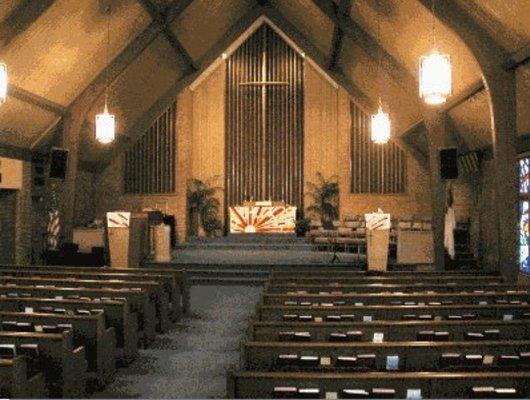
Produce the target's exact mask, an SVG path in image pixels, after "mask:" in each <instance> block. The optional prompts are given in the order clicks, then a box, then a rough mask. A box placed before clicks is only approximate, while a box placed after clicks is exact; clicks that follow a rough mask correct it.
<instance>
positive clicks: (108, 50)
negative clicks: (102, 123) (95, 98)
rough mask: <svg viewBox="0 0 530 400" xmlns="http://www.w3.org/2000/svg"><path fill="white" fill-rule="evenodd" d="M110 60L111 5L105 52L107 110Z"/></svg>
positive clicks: (108, 10)
mask: <svg viewBox="0 0 530 400" xmlns="http://www.w3.org/2000/svg"><path fill="white" fill-rule="evenodd" d="M109 58H110V4H109V6H108V7H107V46H106V50H105V59H106V65H105V68H107V76H106V77H105V80H106V82H105V108H107V103H108V100H109V85H110V71H109V70H108V66H109Z"/></svg>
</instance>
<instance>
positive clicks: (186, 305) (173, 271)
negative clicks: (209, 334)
mask: <svg viewBox="0 0 530 400" xmlns="http://www.w3.org/2000/svg"><path fill="white" fill-rule="evenodd" d="M24 268H29V269H31V270H39V271H50V270H53V271H70V272H92V273H94V272H97V273H100V274H119V275H143V276H147V275H165V276H171V277H172V279H173V280H174V282H175V285H176V286H178V287H179V290H180V294H181V296H180V298H181V301H182V304H181V306H182V311H183V312H184V313H185V314H188V313H189V311H190V284H189V280H188V277H187V274H186V271H185V270H184V269H177V268H151V267H148V268H110V267H104V268H91V267H69V266H57V265H54V266H49V265H29V266H26V265H20V264H1V265H0V269H17V270H21V269H24ZM175 304H178V302H176V303H175Z"/></svg>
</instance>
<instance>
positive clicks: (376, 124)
mask: <svg viewBox="0 0 530 400" xmlns="http://www.w3.org/2000/svg"><path fill="white" fill-rule="evenodd" d="M377 40H379V42H380V41H381V22H380V16H379V14H377ZM377 58H378V60H377V63H378V65H377V74H378V81H379V107H378V109H377V114H373V115H372V119H371V125H370V131H371V139H372V142H374V143H377V144H385V143H387V142H388V141H389V140H390V127H391V124H390V115H389V114H388V113H387V112H385V111H384V110H383V101H382V98H381V96H382V84H381V80H382V79H381V47H379V48H378V57H377Z"/></svg>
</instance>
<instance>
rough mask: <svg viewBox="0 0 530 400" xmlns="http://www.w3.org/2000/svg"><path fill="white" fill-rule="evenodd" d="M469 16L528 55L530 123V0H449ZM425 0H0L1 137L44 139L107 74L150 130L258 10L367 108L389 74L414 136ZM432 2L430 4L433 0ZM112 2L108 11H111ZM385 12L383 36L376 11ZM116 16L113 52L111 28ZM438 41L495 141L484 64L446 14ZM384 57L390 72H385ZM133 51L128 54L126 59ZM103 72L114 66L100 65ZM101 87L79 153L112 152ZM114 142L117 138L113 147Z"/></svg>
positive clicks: (394, 102)
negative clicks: (6, 83) (100, 119)
mask: <svg viewBox="0 0 530 400" xmlns="http://www.w3.org/2000/svg"><path fill="white" fill-rule="evenodd" d="M437 1H442V0H437ZM443 1H451V3H452V4H454V6H455V7H459V8H460V9H461V11H462V12H465V13H467V14H469V16H470V17H471V18H473V19H474V20H475V21H476V22H477V23H478V24H480V26H482V27H483V28H484V29H485V30H486V31H487V32H488V33H489V34H490V36H491V37H493V39H494V40H495V41H496V42H497V43H498V44H499V45H500V46H501V47H502V48H503V49H505V50H506V52H507V53H508V54H512V57H511V58H512V60H506V62H507V63H512V64H514V63H515V64H521V65H519V67H518V69H517V75H518V108H519V109H520V111H521V112H520V113H519V114H520V115H521V117H520V119H519V121H518V131H519V133H530V121H529V120H528V117H526V118H525V116H526V114H527V113H525V112H523V111H524V110H525V109H526V110H528V109H529V108H530V95H528V93H530V67H529V65H528V64H524V63H525V62H526V61H527V59H528V56H529V50H528V48H529V44H530V25H529V24H528V20H530V1H528V0H510V1H504V0H443ZM425 3H426V2H425V1H422V0H335V1H334V0H268V1H267V0H77V1H72V0H39V1H35V0H10V1H8V0H6V1H2V2H1V4H0V46H1V51H0V60H2V61H3V62H5V63H6V64H7V65H8V68H9V78H10V88H9V92H10V93H9V98H8V101H7V102H6V103H5V104H3V105H1V106H0V145H2V144H4V145H9V146H15V147H16V148H23V149H38V148H39V146H41V145H42V144H43V143H46V141H47V140H48V139H49V138H50V136H51V135H52V134H53V132H54V131H55V127H56V126H59V125H58V124H59V123H60V121H61V119H62V118H65V117H67V116H68V114H69V112H70V111H71V108H72V105H73V104H75V100H76V99H77V98H78V97H79V96H80V95H81V94H82V93H83V92H86V91H87V90H89V89H90V88H91V87H92V86H93V85H94V82H96V81H98V79H99V80H101V79H106V78H105V76H108V77H109V78H110V80H111V82H110V91H109V99H110V108H111V109H112V111H113V112H114V113H115V114H116V116H117V119H118V121H119V125H118V134H119V135H120V137H121V139H120V143H121V144H122V145H123V144H124V143H125V144H126V143H127V142H128V141H129V142H130V140H132V139H131V138H134V136H135V135H137V134H138V132H141V131H142V130H143V129H145V121H146V120H148V119H149V117H153V118H154V117H156V113H157V112H159V111H160V110H161V109H162V107H163V106H164V105H165V103H166V102H168V101H170V99H171V98H174V96H175V93H176V92H177V91H178V90H180V89H182V88H183V87H185V86H186V85H187V84H189V83H190V82H191V81H192V80H193V78H195V77H197V76H199V75H200V73H201V72H202V71H204V69H206V68H207V67H208V65H210V64H211V63H212V62H213V61H215V60H216V59H218V57H219V56H220V54H221V53H222V52H223V51H224V50H225V49H226V48H227V47H228V46H229V45H230V44H231V42H232V41H233V40H234V39H236V38H237V37H238V36H239V35H241V34H242V33H243V32H244V30H245V29H246V28H248V27H249V26H250V25H251V24H252V22H253V21H254V20H255V19H256V18H258V17H259V16H260V15H262V14H265V15H267V17H268V18H269V19H270V20H271V21H273V22H274V23H275V24H277V25H278V27H279V28H280V29H282V30H283V31H284V32H285V33H286V34H287V35H289V36H292V39H293V41H294V42H296V44H297V45H299V46H300V47H301V48H302V50H303V51H304V52H306V54H307V55H308V57H310V58H312V59H314V61H315V62H316V63H317V64H318V65H319V66H320V67H321V68H322V69H324V70H326V71H327V72H328V73H329V74H330V76H331V77H332V78H334V79H336V80H337V82H338V83H339V84H341V85H343V86H344V87H345V88H346V89H347V90H348V91H349V92H350V94H352V95H353V96H354V97H355V98H356V100H357V101H359V102H360V103H361V105H363V106H365V107H371V105H372V104H374V103H375V101H376V99H377V96H378V88H379V85H378V79H381V80H382V87H383V97H384V101H385V102H386V103H387V104H388V106H389V108H390V110H391V114H392V118H393V121H394V134H395V135H400V134H403V135H410V137H409V139H410V140H412V141H414V140H417V143H416V145H417V146H420V147H421V146H422V143H421V138H419V137H418V138H417V139H415V138H414V136H418V135H417V127H418V126H419V124H421V109H420V104H419V101H418V96H417V67H418V58H419V57H420V55H422V54H423V53H425V52H426V51H428V50H429V49H430V45H431V41H430V34H431V26H432V15H431V13H430V10H429V9H428V8H426V6H425ZM427 3H428V2H427ZM109 5H110V6H111V8H110V10H111V14H110V17H107V14H106V10H107V7H108V6H109ZM378 16H379V18H380V37H379V38H378V37H377V21H378ZM109 18H110V27H111V45H110V54H109V59H110V62H109V63H107V61H106V52H105V49H106V27H107V21H108V20H109ZM436 32H437V40H438V43H439V48H440V49H441V50H443V51H445V52H448V53H450V54H451V58H452V62H453V71H454V72H453V77H454V92H453V100H452V101H451V102H450V107H448V106H446V107H447V110H448V112H449V116H450V117H451V119H452V121H453V122H454V124H453V126H454V130H455V131H456V132H455V133H456V134H458V135H459V136H460V137H461V138H462V141H463V143H464V144H465V146H466V147H469V148H482V147H485V146H488V145H489V144H490V143H491V133H490V128H489V125H490V116H489V115H490V113H489V105H488V96H487V93H486V92H485V89H483V86H482V80H481V72H480V69H479V67H478V65H477V62H476V61H475V59H474V58H473V56H472V54H471V53H470V51H469V50H468V49H467V48H466V46H465V45H464V43H463V42H462V41H461V40H460V39H459V38H458V37H457V36H456V35H455V34H454V33H453V32H452V31H451V30H449V29H448V28H446V27H445V26H444V25H443V24H441V23H440V22H439V21H437V22H436ZM378 55H381V57H382V62H383V72H382V73H378V68H377V57H378ZM129 58H130V59H129ZM102 74H107V75H102ZM102 108H103V94H102V93H99V95H98V96H97V97H96V100H95V101H94V102H93V104H91V105H90V106H89V107H88V110H89V111H88V112H87V114H86V117H85V118H86V122H85V124H84V127H83V132H82V140H81V143H82V144H81V151H80V157H81V160H82V161H85V162H95V161H97V162H108V161H109V160H110V159H111V157H113V156H115V155H116V154H117V151H116V148H112V147H111V148H103V147H102V146H99V145H98V144H97V143H96V142H95V139H94V124H93V121H94V117H95V115H96V114H97V113H98V112H100V111H101V110H102ZM115 146H116V145H115Z"/></svg>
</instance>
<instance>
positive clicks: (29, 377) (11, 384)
mask: <svg viewBox="0 0 530 400" xmlns="http://www.w3.org/2000/svg"><path fill="white" fill-rule="evenodd" d="M32 372H33V371H32ZM32 372H30V371H29V370H28V365H27V359H26V357H24V356H17V357H15V358H13V359H0V382H1V385H2V386H3V389H4V390H6V391H7V393H3V394H2V395H3V397H4V396H5V397H9V398H19V399H27V398H34V399H39V398H40V399H42V398H44V397H47V395H48V394H47V391H46V383H45V381H44V374H43V373H42V372H34V373H32Z"/></svg>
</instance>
